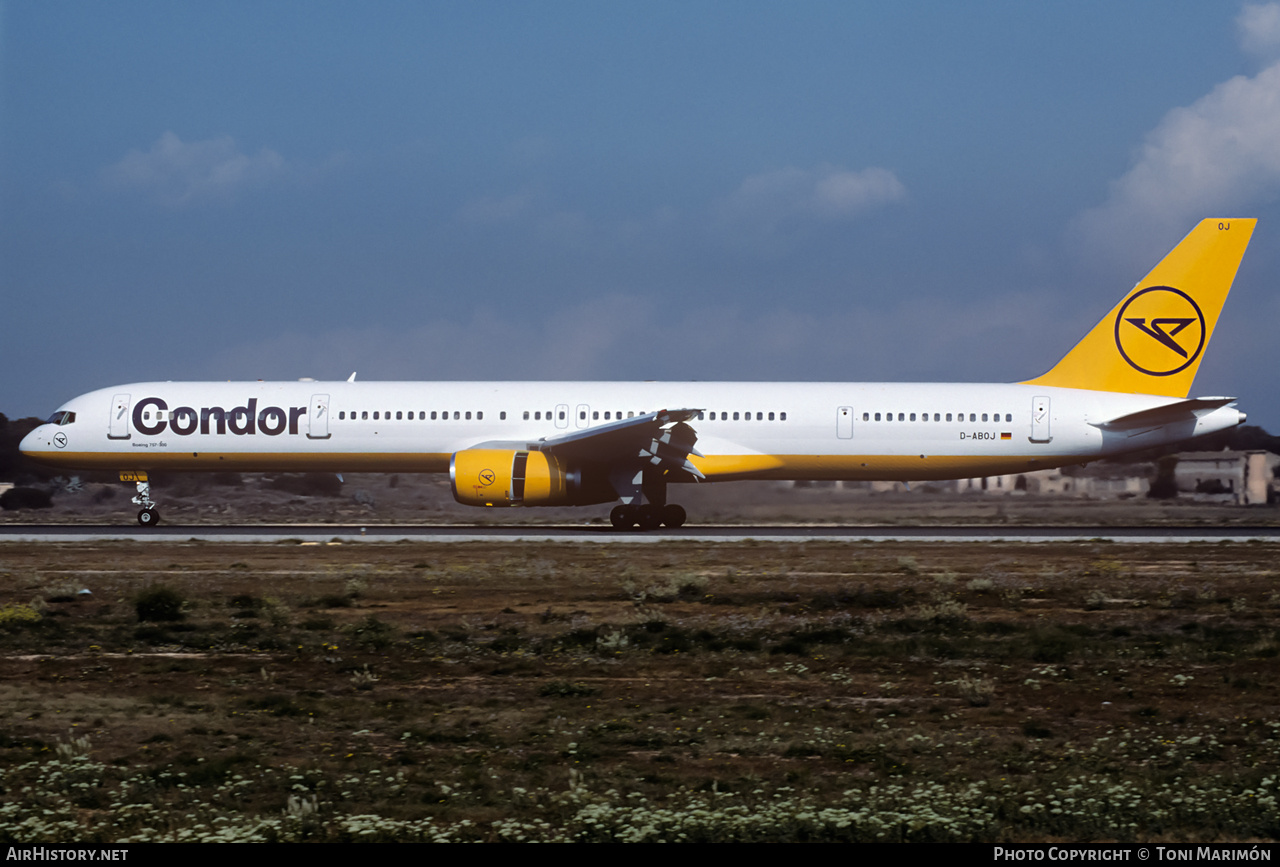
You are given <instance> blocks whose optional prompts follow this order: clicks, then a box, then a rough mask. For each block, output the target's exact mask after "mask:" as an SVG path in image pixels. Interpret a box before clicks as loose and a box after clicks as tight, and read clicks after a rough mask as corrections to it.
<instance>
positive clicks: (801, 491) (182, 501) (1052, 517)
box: [0, 474, 1280, 526]
mask: <svg viewBox="0 0 1280 867" xmlns="http://www.w3.org/2000/svg"><path fill="white" fill-rule="evenodd" d="M228 480H233V481H235V482H236V484H227V483H226V482H227V481H228ZM153 487H154V494H153V496H154V497H155V499H156V500H157V501H158V502H159V504H160V506H159V508H160V513H161V515H162V520H163V521H165V522H166V523H170V524H241V523H248V524H253V523H312V522H321V523H326V522H327V523H352V522H374V523H380V524H404V523H409V524H414V523H425V524H525V523H533V524H537V523H556V524H564V523H581V524H607V523H608V515H609V509H610V506H611V505H612V504H610V505H602V506H585V507H580V508H529V509H526V508H506V509H477V508H473V507H468V506H463V505H460V504H458V503H457V502H455V501H454V500H453V497H452V495H451V494H450V491H449V482H448V479H447V478H445V477H441V476H422V475H397V476H388V475H372V474H369V475H350V474H349V475H347V476H346V477H345V481H344V482H342V483H341V484H339V483H338V481H337V479H336V478H335V477H333V476H318V477H317V476H282V477H271V476H264V475H260V474H244V475H243V476H240V475H234V476H231V477H228V478H224V477H219V476H216V475H208V476H199V475H187V476H179V477H175V478H171V479H164V478H161V479H159V480H157V481H156V482H155V484H154V485H153ZM133 493H134V492H133V487H132V486H131V485H125V484H123V483H113V484H97V483H91V484H86V485H84V486H82V488H81V489H80V490H78V491H76V492H74V493H70V492H66V491H59V492H57V493H55V495H54V500H53V502H54V506H53V508H51V509H38V510H24V511H13V512H0V523H11V524H13V523H26V524H30V523H123V524H131V523H133V521H134V519H135V516H136V514H137V510H138V507H137V506H135V505H133V504H132V503H131V502H130V499H131V498H132V496H133ZM670 498H671V501H672V502H678V503H680V504H681V505H683V506H685V507H686V509H687V510H688V512H689V521H690V524H691V525H692V524H751V525H768V524H794V523H802V524H857V525H896V524H918V523H934V524H1013V525H1019V524H1023V525H1025V524H1033V525H1042V524H1074V525H1078V526H1093V525H1098V526H1129V525H1161V524H1177V525H1202V526H1221V525H1233V524H1235V525H1240V524H1243V525H1253V526H1260V525H1275V524H1278V523H1280V508H1278V507H1276V506H1236V505H1232V504H1230V503H1226V502H1222V501H1221V500H1222V498H1218V501H1214V499H1213V498H1210V497H1182V498H1179V499H1176V500H1150V499H1147V498H1145V497H1135V498H1132V499H1105V500H1104V499H1089V498H1083V497H1067V496H1028V495H1026V494H1024V493H1010V494H1002V495H994V494H990V495H989V494H982V493H967V494H955V493H945V492H942V491H940V490H939V489H938V487H937V486H931V485H927V484H917V485H914V486H913V488H912V490H911V491H909V492H907V491H891V492H884V493H873V492H871V491H870V490H867V489H862V488H858V489H854V488H844V487H840V486H837V485H826V486H811V487H794V486H792V485H791V484H789V483H773V482H729V483H720V484H713V485H676V486H672V489H671V492H670Z"/></svg>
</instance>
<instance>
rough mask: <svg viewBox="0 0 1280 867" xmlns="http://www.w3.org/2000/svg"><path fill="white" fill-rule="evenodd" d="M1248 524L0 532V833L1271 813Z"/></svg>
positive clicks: (1197, 837) (656, 833)
mask: <svg viewBox="0 0 1280 867" xmlns="http://www.w3.org/2000/svg"><path fill="white" fill-rule="evenodd" d="M1276 555H1277V546H1276V545H1273V544H1242V543H1228V544H1221V545H1147V546H1126V545H1117V544H1105V543H1096V544H1034V545H1032V544H1008V543H995V544H956V545H951V544H923V545H921V544H917V545H908V544H869V543H847V544H829V543H813V542H811V543H796V544H757V545H752V544H749V543H748V544H740V545H728V544H703V543H692V542H672V543H669V544H663V545H637V546H629V545H625V544H614V545H585V544H572V543H570V544H560V545H506V544H492V543H468V544H459V545H446V544H381V545H379V544H359V545H301V544H279V545H258V546H248V545H246V546H239V545H232V544H199V543H188V544H172V545H171V544H165V543H158V542H151V543H145V544H136V543H98V544H83V545H43V546H32V545H19V544H8V545H0V575H2V576H3V579H4V580H3V583H2V585H0V586H2V590H0V791H2V793H3V798H2V801H3V803H2V804H0V841H3V842H5V843H15V842H22V843H35V842H45V843H50V842H68V841H73V840H89V841H99V842H104V843H105V842H124V841H140V840H210V839H217V840H222V839H235V840H248V839H259V840H422V839H426V840H431V839H444V840H698V841H719V840H738V841H744V840H946V841H957V840H958V841H964V840H982V841H1002V842H1013V841H1019V842H1026V841H1047V840H1054V839H1070V840H1075V841H1080V840H1104V839H1106V840H1126V841H1127V840H1144V841H1161V840H1164V841H1209V840H1255V839H1275V838H1276V837H1277V836H1278V835H1280V810H1278V809H1277V798H1278V797H1280V712H1278V711H1280V698H1278V696H1280V691H1278V687H1280V666H1277V653H1278V651H1280V629H1278V627H1280V585H1278V584H1277V580H1276V579H1277V571H1276V568H1277V566H1276V563H1277V556H1276ZM82 589H88V590H90V591H91V595H83V594H80V592H79V591H81V590H82Z"/></svg>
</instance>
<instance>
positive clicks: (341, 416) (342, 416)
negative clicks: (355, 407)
mask: <svg viewBox="0 0 1280 867" xmlns="http://www.w3.org/2000/svg"><path fill="white" fill-rule="evenodd" d="M346 417H347V414H346V413H345V412H340V413H338V421H342V420H343V419H344V418H346Z"/></svg>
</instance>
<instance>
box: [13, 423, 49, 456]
mask: <svg viewBox="0 0 1280 867" xmlns="http://www.w3.org/2000/svg"><path fill="white" fill-rule="evenodd" d="M46 427H47V425H40V426H39V427H38V428H36V429H35V430H33V431H32V432H31V433H29V434H27V435H26V436H24V437H23V438H22V442H20V443H18V451H20V452H22V453H23V454H24V455H26V456H27V457H30V458H33V457H37V456H39V455H42V454H44V453H45V452H47V451H48V450H49V438H48V437H47V436H45V435H44V433H43V431H44V429H45V428H46Z"/></svg>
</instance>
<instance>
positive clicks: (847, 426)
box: [836, 406, 853, 440]
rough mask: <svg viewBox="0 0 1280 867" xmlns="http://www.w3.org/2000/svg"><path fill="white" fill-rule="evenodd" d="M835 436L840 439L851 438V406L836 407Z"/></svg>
mask: <svg viewBox="0 0 1280 867" xmlns="http://www.w3.org/2000/svg"><path fill="white" fill-rule="evenodd" d="M836 436H838V437H840V439H842V440H851V439H853V407H851V406H841V407H837V408H836Z"/></svg>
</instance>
